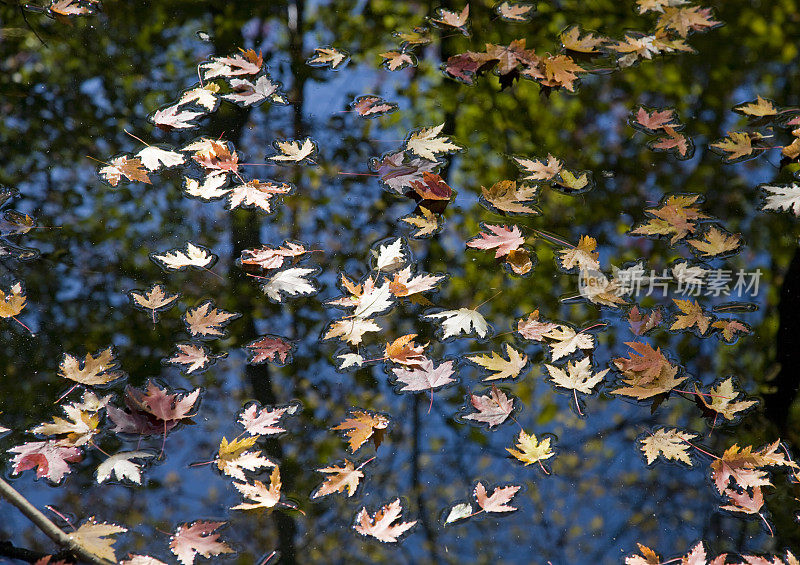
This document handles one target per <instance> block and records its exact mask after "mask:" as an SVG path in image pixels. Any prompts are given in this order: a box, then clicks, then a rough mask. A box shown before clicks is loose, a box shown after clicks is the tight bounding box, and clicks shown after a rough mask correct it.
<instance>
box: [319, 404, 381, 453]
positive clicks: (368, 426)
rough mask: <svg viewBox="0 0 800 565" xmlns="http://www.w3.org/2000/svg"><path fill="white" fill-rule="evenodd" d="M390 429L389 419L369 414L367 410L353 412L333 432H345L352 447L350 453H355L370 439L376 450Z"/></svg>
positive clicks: (373, 413)
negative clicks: (386, 431)
mask: <svg viewBox="0 0 800 565" xmlns="http://www.w3.org/2000/svg"><path fill="white" fill-rule="evenodd" d="M388 427H389V418H387V417H386V416H384V415H383V414H377V413H375V412H368V411H366V410H353V411H351V412H350V417H349V418H346V419H345V420H344V421H343V422H342V423H341V424H339V425H338V426H334V427H333V428H331V430H344V432H345V435H346V436H347V438H348V442H349V445H350V451H351V452H353V453H355V452H356V451H357V450H358V449H359V448H360V447H361V446H362V445H364V443H365V442H366V441H367V440H368V439H370V438H371V439H372V442H373V443H374V444H375V449H378V447H379V446H380V444H381V442H382V441H383V434H384V431H385V430H386V428H388Z"/></svg>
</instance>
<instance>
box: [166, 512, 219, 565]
mask: <svg viewBox="0 0 800 565" xmlns="http://www.w3.org/2000/svg"><path fill="white" fill-rule="evenodd" d="M224 524H225V522H204V521H198V522H194V523H192V524H191V525H187V524H183V525H181V526H178V529H177V530H175V534H174V535H173V536H172V537H171V538H170V541H169V548H170V549H171V550H172V553H174V554H175V555H177V557H178V561H180V562H181V563H182V564H183V565H192V563H194V558H195V557H196V556H197V555H202V556H203V557H211V556H214V555H220V554H222V553H235V551H233V550H232V549H231V548H230V547H228V546H227V545H226V544H225V542H221V541H219V533H218V532H216V530H217V529H218V528H219V527H220V526H222V525H224Z"/></svg>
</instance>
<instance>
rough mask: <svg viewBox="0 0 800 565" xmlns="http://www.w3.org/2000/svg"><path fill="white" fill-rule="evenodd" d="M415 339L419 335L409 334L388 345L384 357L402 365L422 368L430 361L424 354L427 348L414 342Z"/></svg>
mask: <svg viewBox="0 0 800 565" xmlns="http://www.w3.org/2000/svg"><path fill="white" fill-rule="evenodd" d="M415 337H417V334H408V335H404V336H402V337H399V338H397V339H396V340H394V341H393V342H391V343H387V344H386V350H385V352H384V357H385V358H386V359H387V360H388V361H392V362H394V363H398V364H400V365H409V366H420V365H422V364H425V363H426V362H427V361H428V359H427V358H426V357H425V354H424V349H425V346H424V345H417V343H416V342H415V341H414V338H415Z"/></svg>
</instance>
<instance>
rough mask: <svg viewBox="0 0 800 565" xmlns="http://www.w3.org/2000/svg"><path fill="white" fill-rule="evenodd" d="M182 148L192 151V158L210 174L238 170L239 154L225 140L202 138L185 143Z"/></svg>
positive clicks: (235, 171)
mask: <svg viewBox="0 0 800 565" xmlns="http://www.w3.org/2000/svg"><path fill="white" fill-rule="evenodd" d="M183 150H184V151H194V152H195V154H194V155H192V159H194V160H195V161H196V162H197V163H199V164H200V165H201V166H202V167H203V169H205V171H206V173H208V174H210V175H221V174H227V173H237V171H238V170H239V155H238V154H237V153H236V151H232V150H231V149H230V148H229V147H228V143H227V142H224V141H221V140H219V141H218V140H214V139H203V140H201V141H199V142H195V143H192V144H190V145H187V146H186V147H184V148H183ZM204 184H205V183H204Z"/></svg>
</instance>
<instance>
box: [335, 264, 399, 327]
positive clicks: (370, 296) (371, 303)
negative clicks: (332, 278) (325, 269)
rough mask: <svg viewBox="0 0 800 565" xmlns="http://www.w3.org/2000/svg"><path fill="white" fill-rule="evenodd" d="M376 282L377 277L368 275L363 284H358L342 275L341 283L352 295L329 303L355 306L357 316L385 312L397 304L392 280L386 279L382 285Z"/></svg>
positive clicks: (347, 306)
mask: <svg viewBox="0 0 800 565" xmlns="http://www.w3.org/2000/svg"><path fill="white" fill-rule="evenodd" d="M376 282H377V280H376V279H373V278H372V277H367V278H366V279H365V280H364V282H363V283H362V284H358V285H356V284H355V283H353V282H352V281H351V280H350V279H348V278H347V277H346V276H345V275H342V277H341V285H342V287H343V288H344V290H345V291H347V292H348V293H349V294H350V296H347V297H344V298H338V299H335V300H329V301H328V302H327V304H330V305H333V306H341V307H344V308H350V307H353V308H355V309H354V310H353V313H352V316H353V317H355V318H369V317H371V316H375V315H377V314H385V313H386V312H387V311H388V310H389V309H391V308H392V307H393V306H394V304H395V300H394V297H393V295H392V286H391V283H390V282H386V281H384V282H383V284H381V285H380V286H378V285H377V284H376ZM370 321H371V320H370Z"/></svg>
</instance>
